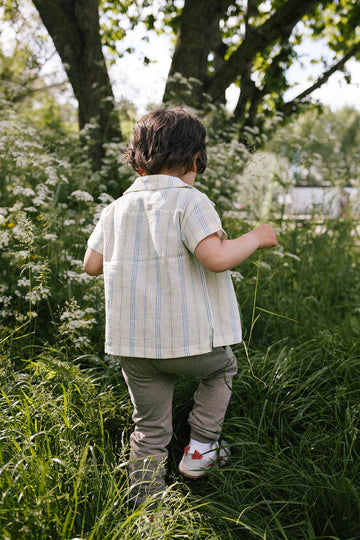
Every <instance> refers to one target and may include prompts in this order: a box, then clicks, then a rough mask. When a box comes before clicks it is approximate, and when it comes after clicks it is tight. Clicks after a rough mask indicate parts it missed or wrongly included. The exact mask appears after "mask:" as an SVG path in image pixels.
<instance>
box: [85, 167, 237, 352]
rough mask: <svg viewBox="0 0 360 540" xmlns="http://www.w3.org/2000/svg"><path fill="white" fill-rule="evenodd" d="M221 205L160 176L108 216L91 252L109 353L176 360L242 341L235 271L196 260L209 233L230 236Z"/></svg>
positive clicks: (144, 181)
mask: <svg viewBox="0 0 360 540" xmlns="http://www.w3.org/2000/svg"><path fill="white" fill-rule="evenodd" d="M214 206H215V205H214V204H213V203H212V202H211V201H210V199H209V198H208V197H207V196H206V195H205V194H203V193H201V192H200V191H199V190H197V189H196V188H195V187H193V186H190V185H188V184H186V183H185V182H183V181H182V180H180V179H179V178H176V177H172V176H167V175H162V174H159V175H150V176H143V177H139V178H137V179H136V180H135V182H134V183H133V184H132V186H130V188H129V189H128V190H127V191H125V193H124V194H123V196H122V197H120V198H119V199H117V200H116V201H114V202H113V203H111V204H110V205H109V206H108V207H106V208H105V209H104V210H103V212H102V214H101V217H100V220H99V221H98V223H97V225H96V227H95V229H94V231H93V233H92V234H91V236H90V238H89V241H88V246H89V247H90V248H91V249H93V250H94V251H96V252H98V253H100V254H102V255H103V260H104V284H105V312H106V331H105V334H106V335H105V352H106V353H108V354H113V355H120V356H131V357H143V358H176V357H180V356H193V355H196V354H203V353H207V352H210V351H211V350H212V348H213V347H219V346H223V345H232V344H234V343H239V342H240V341H241V339H242V338H241V325H240V315H239V309H238V304H237V300H236V296H235V291H234V287H233V284H232V281H231V277H230V272H229V271H226V272H220V273H215V272H211V271H210V270H207V269H205V268H204V267H203V266H202V265H201V264H200V262H199V261H198V259H197V258H196V257H195V255H194V254H193V253H194V250H195V248H196V246H197V244H198V243H199V242H200V241H201V240H203V239H204V238H206V237H207V236H209V235H210V234H213V233H217V234H218V235H219V237H222V236H225V237H226V233H225V232H224V231H223V229H222V226H221V221H220V218H219V216H218V214H217V212H216V210H215V207H214Z"/></svg>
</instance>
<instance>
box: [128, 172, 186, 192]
mask: <svg viewBox="0 0 360 540" xmlns="http://www.w3.org/2000/svg"><path fill="white" fill-rule="evenodd" d="M169 188H190V189H196V188H194V187H193V186H190V185H189V184H186V183H185V182H183V181H182V180H180V178H177V177H176V176H168V175H167V174H151V175H149V176H139V177H138V178H137V179H136V180H135V182H134V183H133V184H132V185H131V186H130V187H129V188H128V189H127V190H126V191H125V192H124V195H125V194H126V193H129V192H131V191H155V190H157V189H169Z"/></svg>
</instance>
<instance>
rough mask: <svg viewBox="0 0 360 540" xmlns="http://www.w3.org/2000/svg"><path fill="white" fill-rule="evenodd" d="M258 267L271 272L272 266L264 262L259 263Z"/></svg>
mask: <svg viewBox="0 0 360 540" xmlns="http://www.w3.org/2000/svg"><path fill="white" fill-rule="evenodd" d="M258 265H259V266H260V268H264V269H265V270H271V266H270V264H268V263H266V262H264V261H259V262H258Z"/></svg>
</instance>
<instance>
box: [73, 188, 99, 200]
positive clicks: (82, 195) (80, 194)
mask: <svg viewBox="0 0 360 540" xmlns="http://www.w3.org/2000/svg"><path fill="white" fill-rule="evenodd" d="M71 197H74V199H76V200H77V201H84V202H93V200H94V197H93V196H92V195H90V193H88V192H87V191H82V190H81V189H77V190H76V191H73V192H72V193H71Z"/></svg>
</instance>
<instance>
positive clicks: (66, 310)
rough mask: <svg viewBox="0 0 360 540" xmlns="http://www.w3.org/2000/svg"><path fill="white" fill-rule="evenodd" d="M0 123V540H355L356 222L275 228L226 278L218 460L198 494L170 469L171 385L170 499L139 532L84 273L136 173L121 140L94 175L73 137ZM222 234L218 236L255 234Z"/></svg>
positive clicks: (178, 445) (182, 385) (113, 371)
mask: <svg viewBox="0 0 360 540" xmlns="http://www.w3.org/2000/svg"><path fill="white" fill-rule="evenodd" d="M0 127H1V131H0V133H1V135H0V154H1V160H0V162H1V171H0V197H1V199H0V201H1V202H0V251H1V266H0V279H1V281H0V294H1V297H0V302H1V303H0V357H1V364H0V378H1V379H0V381H1V400H0V404H1V409H0V415H1V424H0V425H1V427H0V537H1V538H3V539H4V540H5V539H11V540H18V539H25V538H26V539H31V540H35V539H36V540H45V539H75V538H77V539H85V538H87V539H99V540H110V539H111V540H113V539H124V540H127V539H137V538H153V539H155V538H156V539H160V538H162V539H173V538H185V539H194V540H195V539H211V540H213V539H237V538H239V539H241V540H243V539H244V540H246V539H253V538H254V539H255V538H261V539H263V540H280V539H284V540H303V539H312V540H315V539H319V540H320V539H329V540H330V539H332V540H356V539H358V538H360V476H359V466H360V459H359V458H360V456H359V454H360V446H359V444H360V443H359V428H360V414H359V413H360V347H359V340H360V273H359V265H358V261H359V252H360V244H359V236H358V232H359V221H358V219H356V218H355V217H352V216H351V214H349V215H348V216H346V217H345V218H343V219H332V220H330V219H326V218H323V219H322V220H319V219H317V220H316V221H315V220H311V219H309V220H306V221H303V220H302V221H300V220H299V221H296V220H290V221H287V220H275V218H273V222H272V223H273V225H274V227H275V228H276V230H277V234H278V238H279V247H278V248H276V249H274V250H269V251H263V252H261V254H257V255H256V256H253V257H252V258H250V259H249V260H248V261H246V262H245V263H243V264H242V265H241V267H239V268H237V269H235V271H234V272H233V279H234V283H235V287H236V292H237V295H238V300H239V305H240V307H241V312H242V318H243V327H244V342H243V343H241V344H239V345H236V346H234V352H235V354H236V356H237V359H238V365H239V374H238V376H237V378H236V380H235V382H234V391H233V397H232V400H231V403H230V407H229V410H228V413H227V417H226V421H225V425H224V430H223V436H224V438H225V439H226V440H227V441H228V442H229V443H230V445H231V449H232V457H231V460H230V462H229V464H227V465H226V466H225V467H223V468H216V467H214V468H212V470H211V471H210V472H209V474H208V475H206V476H205V477H203V478H201V479H198V480H197V481H195V482H194V481H189V480H186V479H184V478H182V477H181V476H180V475H179V474H178V472H177V462H178V460H179V459H180V457H181V455H182V451H183V446H184V444H186V442H187V438H188V434H189V430H188V426H187V423H186V418H187V414H188V412H189V410H190V408H191V400H192V394H193V392H194V388H195V386H194V384H195V383H194V382H193V381H191V380H188V379H186V378H179V380H178V384H177V387H176V392H175V397H174V437H173V440H172V442H171V445H170V448H169V462H168V478H167V480H168V485H169V487H168V490H167V493H166V495H165V497H164V499H163V500H162V502H161V503H159V510H161V512H160V511H155V512H154V513H153V520H152V521H150V520H149V519H148V516H149V513H148V512H147V510H146V506H144V507H140V508H139V509H138V510H137V511H134V512H132V511H130V510H129V509H128V507H127V504H126V499H127V492H128V480H127V474H126V462H127V458H128V440H129V434H130V433H131V431H132V420H131V414H132V410H131V403H130V399H129V395H128V392H127V389H126V386H125V383H124V381H123V379H122V376H121V371H120V369H119V364H118V362H117V359H116V358H113V357H104V355H103V334H104V312H103V287H102V278H101V277H99V278H90V277H88V276H87V275H86V274H85V273H84V272H83V269H82V257H83V254H84V250H85V246H86V240H87V238H88V236H89V234H90V232H91V230H92V228H93V226H94V223H95V222H96V219H97V216H98V215H99V212H100V211H101V209H102V208H103V207H104V206H105V205H106V204H108V203H109V202H110V200H111V198H110V197H109V195H108V194H107V188H108V184H107V180H108V178H109V177H111V174H112V171H113V170H114V168H115V167H116V168H117V171H118V172H119V174H121V175H122V176H123V178H125V179H126V181H128V182H129V183H130V182H131V180H132V178H133V175H132V173H131V172H130V171H129V170H128V169H127V168H126V167H125V166H124V165H123V164H122V162H121V160H120V153H121V148H120V147H117V146H116V145H113V146H111V147H110V148H109V149H108V156H107V160H106V161H105V163H104V166H103V168H102V170H101V171H99V172H97V173H93V172H92V171H91V168H90V164H89V163H88V161H87V160H86V159H85V157H84V155H85V152H84V140H83V141H82V146H80V145H79V143H78V139H77V136H76V135H71V134H68V133H62V134H61V133H60V128H59V126H57V128H56V132H54V131H51V130H49V131H46V130H45V129H43V130H39V129H37V128H36V127H34V126H31V125H30V124H29V123H28V122H25V123H22V122H21V121H20V120H19V118H18V117H15V116H14V117H11V114H9V118H8V119H7V120H6V121H2V122H1V126H0ZM84 137H85V139H86V134H85V135H84ZM210 172H211V171H210ZM216 172H217V170H216V165H214V166H213V171H212V174H214V175H216ZM254 219H255V218H254ZM223 222H224V228H225V229H226V230H227V232H228V234H229V236H230V237H235V236H236V235H238V234H241V233H242V232H245V231H246V230H248V229H249V228H250V226H252V225H253V224H254V221H253V218H252V217H251V216H247V217H246V218H244V216H243V215H242V214H241V213H236V212H234V211H231V212H227V213H226V212H224V214H223Z"/></svg>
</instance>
